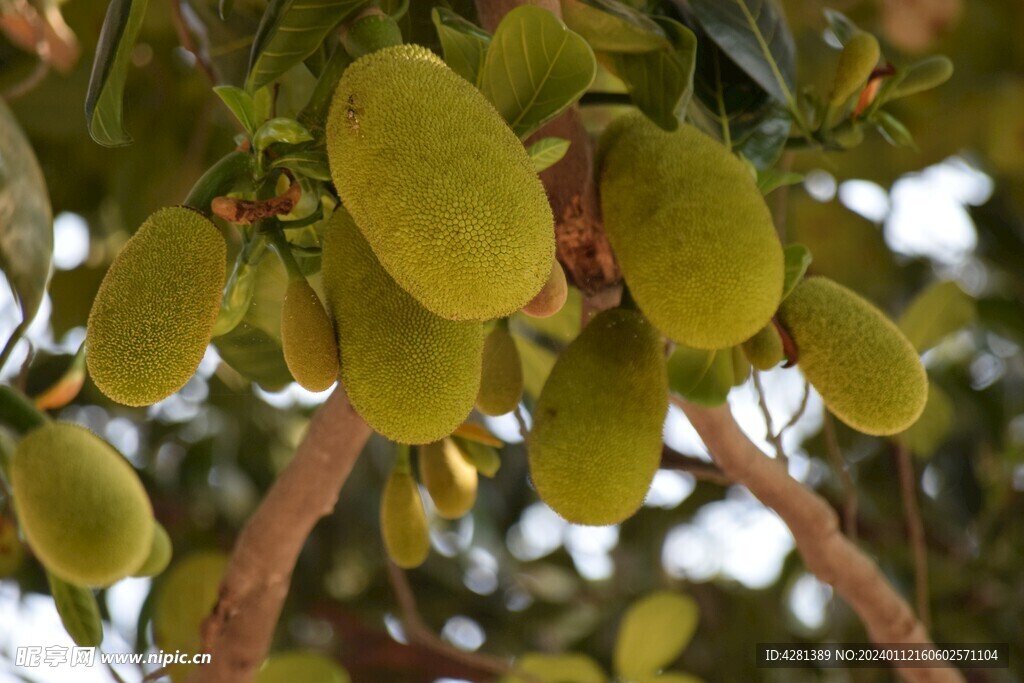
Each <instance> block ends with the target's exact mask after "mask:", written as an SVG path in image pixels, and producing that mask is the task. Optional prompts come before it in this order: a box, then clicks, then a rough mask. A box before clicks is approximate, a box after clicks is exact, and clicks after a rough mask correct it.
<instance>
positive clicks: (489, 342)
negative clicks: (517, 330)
mask: <svg viewBox="0 0 1024 683" xmlns="http://www.w3.org/2000/svg"><path fill="white" fill-rule="evenodd" d="M522 395H523V363H522V361H521V360H520V358H519V351H518V350H517V349H516V342H515V340H514V339H513V338H512V335H511V334H509V331H508V328H507V327H504V326H502V325H498V326H497V327H495V328H494V329H493V330H491V333H490V334H488V335H487V338H486V339H485V340H484V355H483V367H482V375H481V377H480V393H478V394H477V397H476V407H477V410H479V411H480V412H481V413H483V414H484V415H504V414H505V413H510V412H512V411H513V410H515V409H516V406H518V405H519V399H520V397H522Z"/></svg>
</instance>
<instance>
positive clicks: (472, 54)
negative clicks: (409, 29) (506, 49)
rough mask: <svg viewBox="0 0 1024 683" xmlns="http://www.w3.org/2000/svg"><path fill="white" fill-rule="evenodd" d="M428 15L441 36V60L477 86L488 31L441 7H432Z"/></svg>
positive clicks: (484, 55)
mask: <svg viewBox="0 0 1024 683" xmlns="http://www.w3.org/2000/svg"><path fill="white" fill-rule="evenodd" d="M430 18H431V20H432V21H433V22H434V27H435V28H436V29H437V35H438V37H439V38H440V39H441V48H442V49H443V50H444V61H445V63H446V64H448V66H450V67H451V68H452V71H454V72H455V73H457V74H459V75H460V76H462V77H463V78H465V79H466V80H467V81H469V82H470V83H472V84H473V85H475V86H477V87H479V86H480V74H481V73H482V72H483V68H484V58H485V57H486V56H487V46H488V45H490V43H491V34H490V33H488V32H487V31H484V30H483V29H481V28H480V27H478V26H476V25H475V24H473V23H472V22H470V21H466V20H465V19H463V18H462V17H460V16H459V15H458V14H456V13H455V12H453V11H451V10H450V9H446V8H444V7H435V8H434V9H433V10H432V11H431V13H430Z"/></svg>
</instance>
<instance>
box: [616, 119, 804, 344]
mask: <svg viewBox="0 0 1024 683" xmlns="http://www.w3.org/2000/svg"><path fill="white" fill-rule="evenodd" d="M602 146H603V147H604V148H605V149H604V152H603V157H602V159H603V164H602V173H601V205H602V210H603V215H604V227H605V231H606V232H607V234H608V239H609V240H610V242H611V245H612V249H613V250H614V252H615V255H616V257H617V259H618V261H619V266H620V267H621V269H622V273H623V276H624V277H625V279H626V282H627V283H628V284H629V289H630V292H631V293H632V295H633V298H634V299H635V301H636V303H637V305H638V306H639V308H640V310H641V311H643V313H644V315H645V316H646V317H647V319H648V320H650V321H651V323H652V324H653V325H654V326H655V327H656V328H658V329H659V330H661V332H662V333H664V334H665V335H666V336H668V337H669V338H671V339H672V340H673V341H676V342H678V343H680V344H685V345H687V346H690V347H693V348H698V349H719V348H725V347H727V346H733V345H735V344H739V343H740V342H742V341H744V340H745V339H748V338H749V337H751V336H752V335H753V334H754V333H756V332H757V331H758V330H759V329H760V328H762V327H763V326H764V325H765V324H766V323H767V322H768V320H769V319H770V318H771V317H772V315H773V314H774V313H775V310H776V308H777V307H778V305H779V300H780V299H781V297H782V284H783V276H784V272H783V271H784V269H783V255H782V245H781V243H780V242H779V239H778V236H777V235H776V232H775V228H774V227H773V225H772V218H771V214H770V213H769V211H768V207H767V205H766V204H765V202H764V199H763V198H762V196H761V193H760V191H759V190H758V189H757V184H756V183H755V181H754V178H753V176H752V175H751V173H750V171H749V170H748V168H747V167H746V166H745V165H744V164H743V163H742V162H741V161H739V160H738V159H737V158H736V157H734V156H733V155H732V154H730V153H729V151H728V150H727V149H726V148H725V147H723V146H722V145H721V144H719V143H718V142H716V141H715V140H712V139H711V138H709V137H707V136H706V135H704V134H703V133H701V132H700V131H698V130H697V129H696V128H694V127H693V126H689V125H683V126H680V127H679V130H677V131H675V132H673V133H666V132H665V131H662V130H661V129H660V128H658V127H657V126H656V125H655V124H654V123H652V122H651V121H649V120H648V119H647V118H646V117H644V116H643V115H642V114H639V113H636V114H627V115H626V116H623V117H621V118H619V119H617V120H616V121H615V122H613V123H612V125H611V126H609V129H608V131H606V133H605V136H604V138H603V139H602ZM638 179H642V180H638Z"/></svg>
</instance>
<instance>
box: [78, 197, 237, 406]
mask: <svg viewBox="0 0 1024 683" xmlns="http://www.w3.org/2000/svg"><path fill="white" fill-rule="evenodd" d="M226 251H227V249H226V247H225V244H224V238H223V237H221V234H220V231H219V230H217V227H216V226H215V225H214V224H213V223H212V222H211V221H209V220H208V219H206V218H205V217H203V215H202V214H200V213H198V212H196V211H193V210H192V209H187V208H184V207H170V208H165V209H160V210H159V211H157V212H156V213H154V214H153V215H151V216H150V217H149V218H147V219H146V221H145V222H144V223H143V224H142V227H140V228H139V230H138V232H136V233H135V235H134V236H132V238H131V239H130V240H128V242H127V243H126V244H125V245H124V248H123V249H121V252H120V253H119V254H118V255H117V257H116V258H115V259H114V262H113V263H112V264H111V265H110V268H109V270H107V274H106V276H104V278H103V282H102V284H101V285H100V289H99V292H98V293H97V294H96V300H95V301H94V302H93V305H92V311H91V312H90V313H89V322H88V329H87V332H86V362H87V364H88V367H89V374H90V375H91V376H92V379H93V381H94V382H95V383H96V386H97V387H99V389H100V391H102V392H103V393H104V394H106V395H107V396H108V397H110V398H111V399H113V400H114V401H117V402H118V403H123V404H124V405H129V406H144V405H149V404H151V403H156V402H157V401H159V400H161V399H164V398H167V397H168V396H170V395H171V394H173V393H174V392H175V391H177V390H178V389H180V388H181V387H183V386H184V385H185V382H187V381H188V380H189V378H190V377H192V375H193V374H194V373H195V371H196V368H197V367H199V361H201V360H202V359H203V354H204V353H206V345H207V344H208V343H209V342H210V337H211V335H212V333H213V324H214V322H215V321H216V320H217V312H218V310H219V309H220V299H221V290H222V289H223V288H224V277H225V276H224V271H225V259H226Z"/></svg>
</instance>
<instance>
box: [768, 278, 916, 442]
mask: <svg viewBox="0 0 1024 683" xmlns="http://www.w3.org/2000/svg"><path fill="white" fill-rule="evenodd" d="M779 319H780V321H781V322H782V324H783V326H784V327H785V328H786V330H787V331H788V332H789V334H790V336H791V337H792V338H793V342H794V343H795V344H796V347H797V353H798V355H799V361H798V362H799V365H800V368H801V369H802V370H803V373H804V376H805V377H806V378H807V381H808V382H810V383H811V384H812V385H813V386H814V388H815V389H817V391H818V393H819V394H821V398H822V399H823V400H824V401H825V405H826V406H828V409H829V410H831V411H832V412H833V413H834V414H835V416H836V417H838V418H839V419H840V420H842V421H843V422H845V423H846V424H848V425H849V426H850V427H853V428H854V429H856V430H858V431H861V432H864V433H865V434H873V435H876V436H883V435H890V434H896V433H897V432H901V431H903V430H904V429H906V428H908V427H909V426H910V425H912V424H914V422H915V421H916V420H917V418H918V417H919V416H920V415H921V411H922V410H924V405H925V402H926V401H927V399H928V378H927V376H926V375H925V371H924V366H923V365H922V364H921V360H920V358H918V356H917V351H915V350H914V347H913V346H912V345H911V343H910V342H909V341H908V340H907V338H906V337H904V336H903V333H902V332H900V330H899V328H898V327H896V325H895V324H894V323H893V322H892V321H891V320H889V319H888V318H887V317H885V315H884V314H883V313H882V312H881V311H879V310H878V309H877V308H875V307H874V306H872V305H871V304H870V303H868V302H867V301H865V300H864V299H862V298H861V297H860V296H858V295H857V294H855V293H853V292H851V291H850V290H848V289H846V288H845V287H843V286H842V285H839V284H836V283H835V282H832V281H831V280H828V279H826V278H823V277H812V278H808V279H806V280H804V281H803V282H801V283H800V284H799V285H797V287H796V289H794V290H793V293H792V294H790V295H789V296H788V297H787V298H786V300H785V301H784V302H783V303H782V307H781V308H780V309H779Z"/></svg>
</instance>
